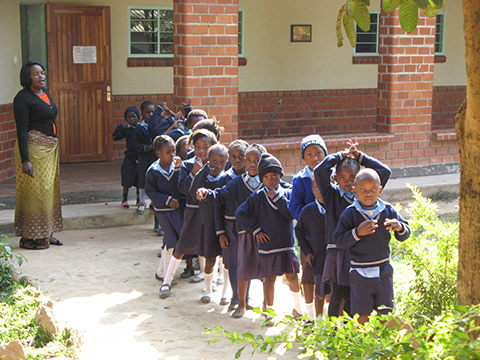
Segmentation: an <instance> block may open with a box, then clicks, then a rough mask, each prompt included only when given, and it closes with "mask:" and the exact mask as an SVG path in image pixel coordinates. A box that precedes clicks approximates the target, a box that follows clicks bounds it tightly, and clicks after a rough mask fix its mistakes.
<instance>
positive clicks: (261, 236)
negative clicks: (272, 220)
mask: <svg viewBox="0 0 480 360" xmlns="http://www.w3.org/2000/svg"><path fill="white" fill-rule="evenodd" d="M255 237H256V238H257V241H258V242H261V243H262V244H266V243H267V242H268V241H269V240H270V236H268V235H267V234H265V233H264V232H263V231H260V232H258V234H257V235H255Z"/></svg>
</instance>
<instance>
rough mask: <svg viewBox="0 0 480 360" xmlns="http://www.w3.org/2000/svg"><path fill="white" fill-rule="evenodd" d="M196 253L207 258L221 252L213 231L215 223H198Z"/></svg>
mask: <svg viewBox="0 0 480 360" xmlns="http://www.w3.org/2000/svg"><path fill="white" fill-rule="evenodd" d="M197 254H198V255H200V256H203V257H205V258H207V259H213V258H216V257H217V256H219V255H221V254H222V247H221V246H220V241H218V237H217V234H216V232H215V223H214V222H210V223H207V224H201V225H200V241H199V242H198V246H197Z"/></svg>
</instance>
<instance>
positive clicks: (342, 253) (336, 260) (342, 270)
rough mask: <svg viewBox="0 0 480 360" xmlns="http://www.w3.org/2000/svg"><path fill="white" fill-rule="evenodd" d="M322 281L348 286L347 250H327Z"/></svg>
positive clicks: (348, 258)
mask: <svg viewBox="0 0 480 360" xmlns="http://www.w3.org/2000/svg"><path fill="white" fill-rule="evenodd" d="M322 280H323V281H329V282H333V283H336V284H338V285H343V286H350V256H349V253H348V250H339V249H328V250H327V255H326V256H325V267H324V268H323V276H322Z"/></svg>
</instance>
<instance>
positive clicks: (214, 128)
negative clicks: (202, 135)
mask: <svg viewBox="0 0 480 360" xmlns="http://www.w3.org/2000/svg"><path fill="white" fill-rule="evenodd" d="M198 129H206V130H209V131H211V132H212V133H214V134H215V136H216V137H217V140H220V135H222V131H225V128H223V127H222V126H220V125H218V121H217V119H215V118H214V117H213V118H211V119H204V120H200V121H199V122H197V123H196V124H195V126H194V127H193V129H192V131H195V130H198Z"/></svg>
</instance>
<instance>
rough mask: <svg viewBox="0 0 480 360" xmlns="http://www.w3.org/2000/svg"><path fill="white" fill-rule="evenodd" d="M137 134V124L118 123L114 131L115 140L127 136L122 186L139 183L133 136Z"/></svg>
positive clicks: (127, 186)
mask: <svg viewBox="0 0 480 360" xmlns="http://www.w3.org/2000/svg"><path fill="white" fill-rule="evenodd" d="M134 134H135V126H132V125H128V126H127V127H124V126H123V125H122V124H120V125H118V126H117V127H116V128H115V131H114V132H113V135H112V138H113V140H115V141H117V140H121V139H123V138H125V142H126V144H127V150H125V157H124V158H123V163H122V170H121V174H122V187H126V188H129V187H132V186H137V184H138V178H137V177H138V175H137V152H136V150H135V146H134V144H133V137H134Z"/></svg>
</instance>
